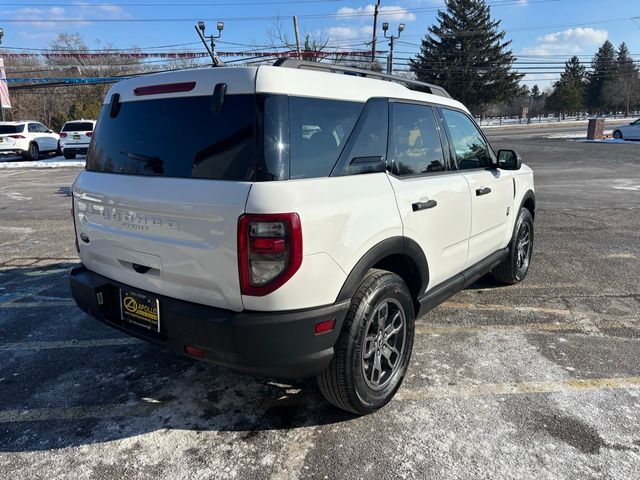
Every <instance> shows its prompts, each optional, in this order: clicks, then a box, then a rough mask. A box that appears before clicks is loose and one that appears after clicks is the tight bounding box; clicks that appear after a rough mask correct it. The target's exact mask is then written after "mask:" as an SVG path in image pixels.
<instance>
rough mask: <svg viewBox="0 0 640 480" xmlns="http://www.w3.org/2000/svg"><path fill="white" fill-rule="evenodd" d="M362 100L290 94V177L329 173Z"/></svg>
mask: <svg viewBox="0 0 640 480" xmlns="http://www.w3.org/2000/svg"><path fill="white" fill-rule="evenodd" d="M362 107H363V104H362V103H356V102H345V101H340V100H327V99H319V98H304V97H289V137H290V156H291V167H290V178H292V179H293V178H313V177H326V176H329V174H330V173H331V170H332V169H333V166H334V165H335V163H336V161H337V160H338V156H339V155H340V152H341V151H342V149H343V148H344V144H345V143H346V142H347V139H348V138H349V135H350V134H351V131H352V130H353V127H354V126H355V124H356V121H357V120H358V117H359V116H360V112H361V111H362Z"/></svg>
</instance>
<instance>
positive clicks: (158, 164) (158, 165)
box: [120, 150, 164, 175]
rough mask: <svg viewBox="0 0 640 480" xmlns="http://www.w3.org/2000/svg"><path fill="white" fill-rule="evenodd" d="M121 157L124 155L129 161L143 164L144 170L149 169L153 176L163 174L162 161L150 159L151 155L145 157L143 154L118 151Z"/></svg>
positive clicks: (155, 158) (157, 158)
mask: <svg viewBox="0 0 640 480" xmlns="http://www.w3.org/2000/svg"><path fill="white" fill-rule="evenodd" d="M120 153H121V154H122V155H126V156H127V157H128V158H130V159H131V160H135V161H136V162H144V163H145V164H146V165H145V168H147V167H151V171H152V172H153V173H155V174H158V175H162V174H163V173H164V160H162V159H161V158H160V157H152V156H151V155H145V154H143V153H135V152H125V151H124V150H122V151H120Z"/></svg>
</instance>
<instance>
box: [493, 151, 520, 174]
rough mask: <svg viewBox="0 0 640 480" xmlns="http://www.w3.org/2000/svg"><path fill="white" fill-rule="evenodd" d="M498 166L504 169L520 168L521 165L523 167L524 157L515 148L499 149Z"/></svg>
mask: <svg viewBox="0 0 640 480" xmlns="http://www.w3.org/2000/svg"><path fill="white" fill-rule="evenodd" d="M498 167H499V168H501V169H502V170H520V167H522V159H521V158H520V155H518V153H517V152H515V151H513V150H499V151H498Z"/></svg>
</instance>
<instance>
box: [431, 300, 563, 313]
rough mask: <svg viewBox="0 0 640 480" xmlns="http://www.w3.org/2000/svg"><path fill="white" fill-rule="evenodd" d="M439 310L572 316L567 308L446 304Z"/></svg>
mask: <svg viewBox="0 0 640 480" xmlns="http://www.w3.org/2000/svg"><path fill="white" fill-rule="evenodd" d="M438 308H447V309H456V310H482V311H492V312H510V313H549V314H552V315H571V310H569V309H567V308H546V307H528V306H510V305H499V304H477V303H458V302H445V303H442V304H441V305H439V307H438Z"/></svg>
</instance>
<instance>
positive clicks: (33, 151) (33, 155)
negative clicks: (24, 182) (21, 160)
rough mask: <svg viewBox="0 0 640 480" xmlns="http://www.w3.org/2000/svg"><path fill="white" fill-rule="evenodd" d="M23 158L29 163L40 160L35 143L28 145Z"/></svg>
mask: <svg viewBox="0 0 640 480" xmlns="http://www.w3.org/2000/svg"><path fill="white" fill-rule="evenodd" d="M25 158H26V159H27V160H30V161H35V160H38V159H39V158H40V149H39V148H38V144H37V143H36V142H32V143H30V144H29V149H28V150H27V153H26V154H25Z"/></svg>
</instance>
